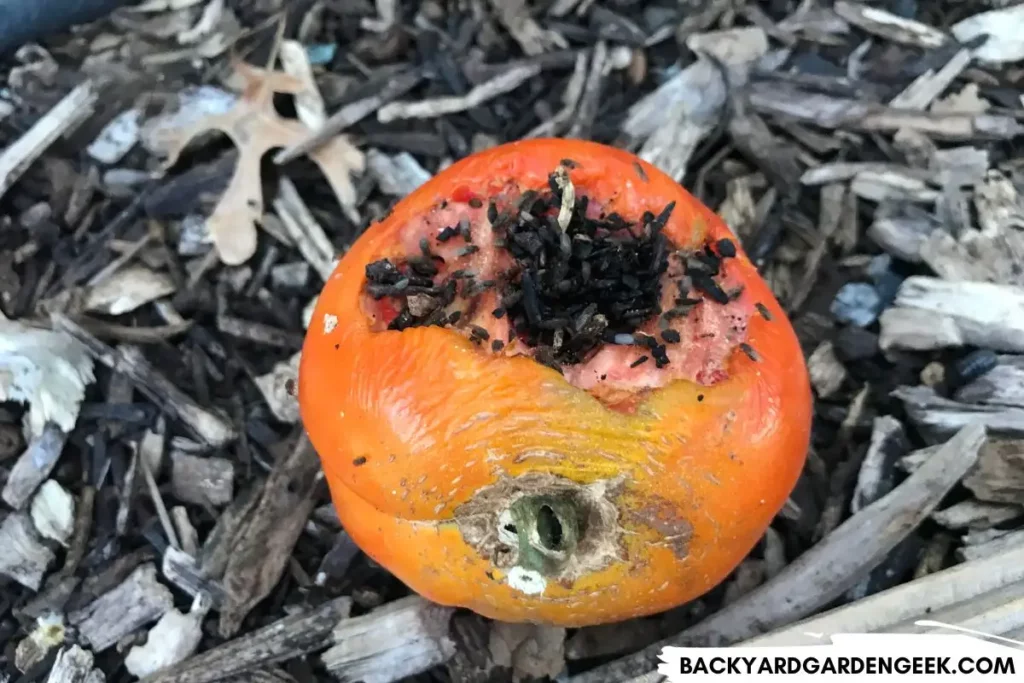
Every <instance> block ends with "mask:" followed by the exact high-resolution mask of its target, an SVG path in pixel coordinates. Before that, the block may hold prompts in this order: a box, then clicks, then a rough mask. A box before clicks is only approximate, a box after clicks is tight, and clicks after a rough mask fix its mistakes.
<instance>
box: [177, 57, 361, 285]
mask: <svg viewBox="0 0 1024 683" xmlns="http://www.w3.org/2000/svg"><path fill="white" fill-rule="evenodd" d="M234 69H235V73H236V75H237V76H238V78H239V79H240V80H241V81H242V83H244V88H243V90H242V94H241V96H240V97H239V98H238V100H237V101H236V103H235V105H234V106H233V107H232V108H231V109H230V110H228V111H227V112H225V113H223V114H217V115H213V116H208V117H206V118H203V119H201V120H200V121H198V122H197V123H196V124H193V125H191V126H188V127H185V128H182V129H180V130H176V131H171V132H170V134H169V135H167V136H166V137H165V138H164V141H165V144H166V153H167V160H166V161H165V163H164V167H165V168H170V167H171V166H173V165H174V164H175V163H176V162H177V160H178V158H179V157H180V155H181V152H182V151H183V150H184V149H185V148H186V146H188V144H189V143H190V142H192V140H194V139H195V138H196V137H198V136H199V135H201V134H203V133H209V132H214V131H220V132H222V133H224V134H226V135H227V136H228V137H229V138H230V139H231V141H232V142H233V143H234V145H235V147H237V148H238V162H237V165H236V166H235V173H234V175H233V176H232V178H231V182H230V183H229V184H228V187H227V189H226V190H225V191H224V194H223V195H222V196H221V198H220V201H219V202H218V203H217V206H216V208H214V210H213V213H212V214H211V215H210V217H209V218H208V219H207V221H206V225H207V228H208V229H209V231H210V236H211V237H212V239H213V243H214V246H215V247H216V249H217V252H218V254H219V256H220V260H221V261H222V262H223V263H225V264H227V265H232V266H235V265H239V264H242V263H245V262H246V261H247V260H249V259H250V258H251V257H252V255H253V254H254V253H255V251H256V237H257V234H256V223H257V222H258V221H259V220H260V219H261V217H262V216H263V192H262V186H261V180H260V161H261V159H262V158H263V155H265V154H266V153H267V152H268V151H270V150H271V149H274V148H277V147H290V146H291V145H293V144H295V143H297V142H299V141H300V140H302V139H303V138H305V137H307V136H308V135H309V134H310V132H311V131H310V129H309V128H308V127H307V126H305V125H304V124H303V123H302V122H301V121H298V120H296V119H286V118H283V117H282V116H280V115H279V114H278V113H277V111H276V110H275V109H274V102H273V97H274V93H282V94H290V95H296V94H299V93H301V92H302V90H303V87H304V86H303V84H302V82H301V81H300V80H299V79H296V78H294V77H292V76H290V75H288V74H285V73H281V72H278V71H267V70H265V69H260V68H258V67H254V66H252V65H249V64H246V63H244V62H236V63H235V65H234ZM308 156H309V158H310V159H312V160H313V161H314V162H315V163H316V164H317V166H319V167H320V170H321V171H322V172H323V174H324V176H325V177H326V178H327V182H328V183H330V185H331V188H332V189H333V190H334V193H335V195H337V197H338V201H339V203H340V204H341V206H342V208H343V209H344V210H345V211H346V214H347V215H348V216H349V218H351V219H352V220H353V221H354V222H358V214H354V207H355V204H356V189H355V186H354V185H353V183H352V174H353V173H362V172H363V170H364V169H365V164H366V160H365V158H364V155H363V153H362V152H360V151H359V149H357V148H356V147H355V146H354V145H352V143H351V142H349V141H348V139H347V138H345V137H335V138H332V139H331V140H329V141H328V142H325V143H324V144H323V145H321V146H320V147H318V148H317V149H315V150H313V151H311V152H309V153H308Z"/></svg>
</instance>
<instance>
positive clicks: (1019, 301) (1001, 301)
mask: <svg viewBox="0 0 1024 683" xmlns="http://www.w3.org/2000/svg"><path fill="white" fill-rule="evenodd" d="M894 303H895V306H894V307H893V308H890V309H888V310H886V311H884V312H883V313H882V315H881V317H880V322H881V334H880V336H879V345H880V346H881V348H882V349H883V350H884V349H890V348H904V349H915V350H928V349H939V348H943V347H948V346H961V345H972V346H979V347H984V348H990V349H993V350H995V351H1005V352H1024V288H1022V287H1015V286H1011V285H1000V284H993V283H988V282H950V281H946V280H941V279H939V278H934V277H926V276H913V277H909V278H907V279H906V280H905V281H904V282H903V284H902V285H901V286H900V289H899V292H898V293H897V295H896V301H895V302H894Z"/></svg>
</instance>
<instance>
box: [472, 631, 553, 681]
mask: <svg viewBox="0 0 1024 683" xmlns="http://www.w3.org/2000/svg"><path fill="white" fill-rule="evenodd" d="M489 650H490V654H491V661H493V662H494V664H495V665H497V666H499V667H502V668H505V669H509V670H511V672H512V680H513V681H522V680H544V679H550V680H555V679H556V678H558V676H559V674H561V673H562V670H563V669H564V668H565V629H564V628H558V627H553V626H541V625H535V624H506V623H503V622H499V621H495V622H492V623H491V636H490V641H489Z"/></svg>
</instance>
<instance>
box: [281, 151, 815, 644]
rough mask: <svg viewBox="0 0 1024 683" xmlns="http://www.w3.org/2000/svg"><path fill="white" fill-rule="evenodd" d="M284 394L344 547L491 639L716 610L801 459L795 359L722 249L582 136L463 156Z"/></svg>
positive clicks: (372, 261) (688, 208)
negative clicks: (704, 604)
mask: <svg viewBox="0 0 1024 683" xmlns="http://www.w3.org/2000/svg"><path fill="white" fill-rule="evenodd" d="M566 179H568V183H566ZM563 204H564V207H563ZM560 214H561V219H562V220H561V221H560V219H559V216H560ZM298 393H299V402H300V406H301V413H302V420H303V422H304V425H305V428H306V430H307V432H308V434H309V437H310V439H311V441H312V443H313V445H314V447H315V448H316V450H317V452H318V453H319V455H320V458H321V460H322V463H323V468H324V471H325V474H326V476H327V480H328V482H329V485H330V490H331V494H332V498H333V501H334V504H335V507H336V508H337V511H338V515H339V517H340V519H341V521H342V523H343V524H344V526H345V528H346V529H347V530H348V532H349V533H350V535H351V536H352V538H353V539H354V540H355V541H356V543H357V544H358V545H359V546H361V547H362V548H363V549H364V550H365V552H366V553H367V554H368V555H369V556H370V557H372V558H373V559H374V560H376V561H377V562H379V563H380V564H381V565H383V566H384V567H385V568H387V569H388V570H389V571H391V572H392V573H393V574H394V575H395V576H396V577H398V578H399V579H400V580H402V581H403V582H404V583H406V584H407V585H408V586H409V587H410V588H411V589H413V590H415V591H416V592H418V593H419V594H421V595H423V596H424V597H426V598H428V599H430V600H433V601H435V602H437V603H441V604H446V605H453V606H462V607H467V608H470V609H472V610H474V611H476V612H478V613H480V614H482V615H484V616H487V617H491V618H494V619H499V620H504V621H534V622H543V623H549V624H557V625H564V626H581V625H588V624H596V623H604V622H612V621H618V620H622V619H626V618H630V617H636V616H641V615H646V614H651V613H655V612H658V611H662V610H665V609H668V608H670V607H673V606H676V605H679V604H682V603H684V602H686V601H688V600H691V599H694V598H696V597H699V596H700V595H702V594H704V593H705V592H707V591H708V590H710V589H711V588H713V587H714V586H716V585H717V584H719V583H720V582H721V581H722V580H724V579H725V577H726V576H727V575H728V574H729V573H730V572H731V571H732V570H733V569H734V568H735V567H736V566H737V564H738V563H739V562H740V561H741V560H742V559H743V558H744V557H745V556H746V555H747V554H748V553H749V552H750V551H751V549H752V548H753V547H754V546H755V545H756V543H757V542H758V540H759V539H760V537H761V536H762V534H763V533H764V531H765V529H766V527H767V526H768V524H769V523H770V522H771V520H772V518H773V517H774V515H775V514H776V513H777V512H778V511H779V509H780V508H781V506H782V505H783V503H784V502H785V500H786V497H787V496H788V495H789V493H790V491H791V490H792V488H793V486H794V485H795V482H796V479H797V477H798V475H799V473H800V470H801V468H802V466H803V464H804V460H805V454H806V450H807V447H808V441H809V437H810V422H811V392H810V388H809V382H808V377H807V371H806V366H805V364H804V359H803V355H802V353H801V350H800V346H799V345H798V342H797V339H796V336H795V334H794V331H793V329H792V326H791V324H790V322H789V321H788V320H787V318H786V315H785V314H784V312H783V311H782V309H781V308H780V306H779V304H778V302H777V301H776V299H775V298H774V297H773V296H772V293H771V291H770V290H769V289H768V287H767V285H766V284H765V282H764V281H763V280H762V278H761V277H760V276H759V274H758V273H757V271H756V269H755V267H754V266H753V264H752V263H751V262H750V260H749V259H748V257H747V256H746V254H744V253H743V251H742V249H741V248H740V247H739V246H738V244H737V242H736V238H735V236H734V235H733V234H732V233H731V232H730V231H729V229H728V228H727V227H726V225H725V224H724V223H723V222H722V220H721V219H719V218H718V217H717V216H716V215H715V214H714V213H713V212H712V211H711V210H709V209H708V208H706V207H705V206H703V205H702V204H701V203H700V202H699V201H698V200H697V199H696V198H694V197H693V196H692V195H690V194H689V193H688V192H687V191H686V190H684V189H683V188H682V187H681V186H680V185H678V184H677V183H675V182H674V181H672V179H671V178H669V177H668V176H667V175H665V174H663V173H662V172H660V171H659V170H657V169H656V168H654V167H653V166H651V165H649V164H647V163H645V162H643V161H641V160H640V159H638V158H637V157H635V156H633V155H631V154H629V153H627V152H624V151H621V150H617V149H614V148H610V147H606V146H603V145H599V144H596V143H591V142H583V141H577V140H553V139H547V140H531V141H524V142H516V143H510V144H506V145H502V146H499V147H496V148H493V149H490V150H487V151H484V152H481V153H478V154H476V155H473V156H471V157H468V158H466V159H464V160H462V161H459V162H457V163H455V164H454V165H452V166H451V167H449V168H448V169H446V170H444V171H443V172H441V173H439V174H438V175H437V176H435V177H434V178H433V179H431V180H430V181H428V182H427V183H426V184H424V185H423V186H421V187H420V188H419V189H417V190H416V191H415V192H413V193H412V194H410V195H409V196H408V197H406V198H405V199H404V200H403V201H401V202H399V203H398V205H397V206H396V207H395V208H394V210H393V211H392V212H391V214H390V215H389V216H387V217H386V218H385V219H384V220H382V221H380V222H379V223H376V224H374V225H372V226H371V227H370V228H369V229H368V230H367V231H366V232H365V233H364V234H363V235H362V236H361V237H360V238H359V239H358V240H357V241H356V243H355V244H354V245H353V246H352V248H351V249H350V250H349V252H348V253H347V254H346V255H345V257H344V258H343V259H342V260H341V262H340V263H339V264H338V266H337V269H336V270H335V272H334V273H333V275H332V276H331V277H330V279H329V281H328V282H327V283H326V285H325V286H324V288H323V291H322V293H321V295H320V297H319V301H318V303H317V305H316V308H315V312H314V316H313V322H312V323H311V325H310V328H309V332H308V333H307V337H306V341H305V345H304V347H303V350H302V357H301V365H300V371H299V381H298Z"/></svg>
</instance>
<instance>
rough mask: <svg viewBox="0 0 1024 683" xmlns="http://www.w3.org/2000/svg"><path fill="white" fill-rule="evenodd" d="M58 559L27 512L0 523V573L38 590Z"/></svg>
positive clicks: (9, 515)
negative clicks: (44, 541) (51, 566)
mask: <svg viewBox="0 0 1024 683" xmlns="http://www.w3.org/2000/svg"><path fill="white" fill-rule="evenodd" d="M55 559H56V556H55V555H54V553H53V551H52V550H50V549H49V548H48V547H47V546H46V545H45V544H44V543H43V539H42V538H40V537H39V535H38V534H37V533H36V529H35V526H34V525H33V524H32V518H31V517H30V516H29V515H28V514H27V513H24V512H12V513H10V514H8V515H7V516H6V517H4V519H3V521H2V522H0V574H2V575H3V576H7V577H10V578H12V579H14V580H15V581H17V582H18V583H20V584H21V585H22V586H25V587H26V588H29V589H31V590H33V591H38V590H39V588H40V586H42V585H43V577H44V576H46V570H47V569H49V567H50V565H51V564H52V563H53V561H54V560H55Z"/></svg>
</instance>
